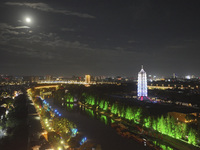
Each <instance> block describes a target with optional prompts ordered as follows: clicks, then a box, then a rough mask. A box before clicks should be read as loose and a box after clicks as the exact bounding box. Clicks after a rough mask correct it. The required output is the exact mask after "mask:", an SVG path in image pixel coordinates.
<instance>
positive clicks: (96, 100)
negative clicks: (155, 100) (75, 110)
mask: <svg viewBox="0 0 200 150" xmlns="http://www.w3.org/2000/svg"><path fill="white" fill-rule="evenodd" d="M69 89H70V88H69ZM71 91H72V90H68V91H67V92H66V93H65V92H64V90H58V91H56V92H55V96H56V97H57V98H58V97H60V102H62V103H68V102H72V100H73V99H74V98H77V97H78V98H79V101H81V102H82V103H84V104H88V105H90V106H92V107H93V108H94V109H99V110H101V111H105V112H107V113H111V114H113V115H114V116H115V117H121V118H122V119H124V120H127V121H129V122H130V123H135V124H139V125H141V126H143V127H144V128H148V129H152V131H157V132H160V133H162V134H165V135H168V136H170V137H173V138H176V139H183V140H185V141H188V143H189V144H193V145H197V144H199V143H197V141H198V139H199V133H198V132H197V130H195V129H193V128H192V127H191V126H189V125H187V124H186V123H181V122H178V121H177V120H175V119H174V118H173V117H171V116H169V115H167V114H165V115H161V116H159V115H157V116H149V114H150V113H149V112H148V111H147V110H146V109H145V108H143V107H138V106H134V105H133V104H132V105H131V104H130V103H124V102H121V101H119V100H117V101H116V100H114V99H113V98H110V97H107V96H105V94H104V95H100V94H99V93H98V92H97V94H95V92H93V90H88V92H87V91H86V90H83V89H82V90H81V91H80V89H79V90H78V91H79V92H77V93H76V92H75V91H73V92H71ZM61 93H62V94H61ZM61 95H62V96H61Z"/></svg>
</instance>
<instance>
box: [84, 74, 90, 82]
mask: <svg viewBox="0 0 200 150" xmlns="http://www.w3.org/2000/svg"><path fill="white" fill-rule="evenodd" d="M90 80H91V76H90V75H85V83H90Z"/></svg>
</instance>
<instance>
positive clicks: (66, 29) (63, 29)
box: [61, 28, 75, 31]
mask: <svg viewBox="0 0 200 150" xmlns="http://www.w3.org/2000/svg"><path fill="white" fill-rule="evenodd" d="M61 31H75V30H74V29H72V28H62V29H61Z"/></svg>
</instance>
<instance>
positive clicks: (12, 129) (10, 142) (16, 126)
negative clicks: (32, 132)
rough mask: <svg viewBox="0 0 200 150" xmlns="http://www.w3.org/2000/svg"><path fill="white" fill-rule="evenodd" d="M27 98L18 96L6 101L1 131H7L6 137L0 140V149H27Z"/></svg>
mask: <svg viewBox="0 0 200 150" xmlns="http://www.w3.org/2000/svg"><path fill="white" fill-rule="evenodd" d="M26 102H27V97H26V95H24V94H23V95H19V96H17V97H16V98H15V99H6V100H5V103H6V104H7V112H8V114H7V115H5V117H4V118H3V120H1V127H2V129H6V130H7V136H5V137H3V138H2V139H0V147H3V148H4V149H5V150H6V149H16V148H17V149H21V150H24V149H27V138H28V128H27V114H28V111H27V105H26Z"/></svg>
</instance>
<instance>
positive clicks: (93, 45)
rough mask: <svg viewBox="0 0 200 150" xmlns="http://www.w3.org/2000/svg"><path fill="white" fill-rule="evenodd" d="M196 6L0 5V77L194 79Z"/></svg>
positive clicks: (146, 2)
mask: <svg viewBox="0 0 200 150" xmlns="http://www.w3.org/2000/svg"><path fill="white" fill-rule="evenodd" d="M199 4H200V2H199V1H196V0H192V1H181V0H176V1H172V0H169V1H159V2H158V1H150V0H136V1H131V0H127V1H126V2H124V1H120V0H117V1H112V0H111V1H104V0H103V1H101V2H99V1H89V0H85V1H77V0H73V1H59V2H56V1H52V0H49V1H40V0H34V1H31V2H24V1H21V0H18V1H14V0H12V1H3V2H0V12H1V13H0V54H1V55H0V60H1V61H0V62H1V63H0V73H1V74H9V75H47V74H50V75H54V76H72V75H78V76H83V75H85V74H90V75H93V76H100V75H105V76H117V75H119V76H135V77H136V76H137V73H138V70H139V69H140V65H141V64H143V65H144V66H145V71H146V72H148V75H149V74H151V75H156V76H160V77H162V76H165V77H171V76H172V74H173V73H176V74H177V75H178V76H179V77H181V76H186V75H195V76H197V77H199V74H200V71H199V70H198V64H200V60H199V58H198V56H199V54H200V51H199V48H200V44H199V40H200V36H199V26H200V21H199V14H200V10H199V8H198V6H199Z"/></svg>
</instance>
